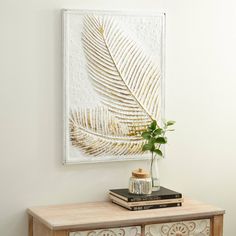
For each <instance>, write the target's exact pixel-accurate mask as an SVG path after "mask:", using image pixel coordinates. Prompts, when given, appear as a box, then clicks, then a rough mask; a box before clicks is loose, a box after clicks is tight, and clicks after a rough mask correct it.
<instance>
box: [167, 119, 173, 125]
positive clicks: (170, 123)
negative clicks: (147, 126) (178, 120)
mask: <svg viewBox="0 0 236 236" xmlns="http://www.w3.org/2000/svg"><path fill="white" fill-rule="evenodd" d="M174 124H175V121H174V120H169V121H167V122H166V125H167V126H171V125H174Z"/></svg>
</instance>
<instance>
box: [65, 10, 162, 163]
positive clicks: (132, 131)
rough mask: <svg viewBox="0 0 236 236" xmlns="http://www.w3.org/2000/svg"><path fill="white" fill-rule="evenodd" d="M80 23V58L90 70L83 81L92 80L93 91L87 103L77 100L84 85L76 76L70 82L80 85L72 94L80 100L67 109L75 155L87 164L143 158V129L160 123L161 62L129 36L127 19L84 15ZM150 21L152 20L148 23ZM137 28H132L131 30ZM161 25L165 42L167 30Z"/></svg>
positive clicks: (138, 41) (87, 69)
mask: <svg viewBox="0 0 236 236" xmlns="http://www.w3.org/2000/svg"><path fill="white" fill-rule="evenodd" d="M159 18H160V19H162V18H161V17H160V16H159ZM80 19H81V31H80V33H81V34H80V35H81V36H80V39H81V54H83V55H84V58H85V60H84V64H83V65H80V66H81V67H84V71H85V72H87V73H86V76H83V74H82V75H81V78H82V77H83V78H84V80H85V79H86V80H87V83H88V85H89V89H90V92H89V91H87V89H86V88H87V87H84V90H85V91H86V92H84V93H87V94H88V96H85V97H84V101H85V102H84V103H83V104H82V102H81V101H82V99H83V98H82V97H80V98H77V97H76V93H77V91H79V92H82V93H83V90H82V88H83V86H82V85H81V86H80V84H79V83H78V84H76V76H73V78H74V80H71V81H72V82H73V83H74V84H75V85H74V87H72V88H71V93H73V92H74V94H75V95H74V97H73V96H71V97H72V98H73V99H74V101H75V102H74V104H73V106H72V105H71V106H69V108H68V124H69V125H68V133H69V141H70V145H71V147H72V148H73V152H74V153H75V152H77V151H78V152H79V153H80V155H81V154H82V155H83V156H84V157H83V158H84V159H83V160H86V158H87V159H88V160H89V159H92V160H95V159H96V158H97V159H101V158H103V157H107V159H106V160H109V157H112V158H113V160H114V158H116V159H120V158H121V159H125V158H126V157H127V158H128V159H132V157H136V156H137V155H139V156H140V155H142V145H143V139H142V138H141V132H142V130H143V129H145V128H146V127H147V125H148V124H150V123H151V121H152V120H154V119H155V120H160V119H161V113H162V103H163V101H162V87H161V86H162V76H163V71H162V65H161V63H160V61H161V60H159V63H158V61H157V60H156V58H155V56H153V55H152V53H150V51H148V50H147V47H145V46H144V45H143V44H142V42H140V41H141V40H140V39H138V37H135V36H134V35H132V34H131V33H130V31H129V26H128V25H127V26H126V25H125V24H120V20H119V19H123V18H122V17H120V18H119V17H115V16H113V15H109V14H108V15H107V14H83V15H82V17H81V18H80ZM151 20H152V18H150V19H149V18H148V21H147V22H150V21H151ZM71 21H72V20H71ZM159 21H160V20H159ZM72 22H73V21H72ZM139 22H141V23H142V21H139ZM133 25H134V24H130V28H131V29H133V27H132V26H133ZM137 25H138V22H137V23H136V26H137ZM154 25H155V24H154ZM138 26H140V24H139V25H138ZM159 27H160V28H161V29H160V30H159V34H160V38H161V39H162V36H163V35H162V34H161V33H162V30H163V29H162V27H163V26H162V25H160V26H159ZM150 30H151V28H150ZM131 32H132V30H131ZM155 32H156V31H154V33H155ZM160 32H161V33H160ZM154 33H153V34H154ZM148 34H149V35H150V33H147V35H148ZM145 36H146V35H143V37H145ZM74 38H75V37H74ZM150 38H151V37H150ZM149 41H150V40H149ZM73 42H74V45H75V46H76V41H75V40H74V41H70V43H71V44H72V46H71V47H75V46H74V45H73ZM150 42H151V41H150ZM151 43H152V42H151ZM159 47H160V48H162V47H161V46H159ZM72 55H73V54H72ZM161 59H162V58H161ZM71 64H72V63H71ZM71 64H69V65H70V66H71ZM79 73H82V72H81V71H78V74H79ZM79 75H80V74H79ZM74 81H75V82H74ZM81 81H82V80H81ZM82 83H84V81H82V82H81V84H82ZM92 94H93V96H94V100H93V101H92ZM78 95H79V94H78ZM95 97H96V99H95ZM73 99H71V100H73ZM90 100H91V101H90ZM86 102H87V103H88V104H87V105H86ZM93 102H94V104H93ZM77 104H78V105H77ZM80 104H82V105H80ZM91 104H92V105H91Z"/></svg>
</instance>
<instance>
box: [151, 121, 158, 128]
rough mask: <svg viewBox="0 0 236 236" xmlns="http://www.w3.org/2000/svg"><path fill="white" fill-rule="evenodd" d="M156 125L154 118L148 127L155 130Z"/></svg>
mask: <svg viewBox="0 0 236 236" xmlns="http://www.w3.org/2000/svg"><path fill="white" fill-rule="evenodd" d="M156 127H157V122H156V120H154V121H153V122H152V123H151V125H150V129H151V130H155V129H156Z"/></svg>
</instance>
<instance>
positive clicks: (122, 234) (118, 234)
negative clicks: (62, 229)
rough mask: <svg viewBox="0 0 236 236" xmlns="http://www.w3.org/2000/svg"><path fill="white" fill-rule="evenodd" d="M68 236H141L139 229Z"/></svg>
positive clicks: (102, 230)
mask: <svg viewBox="0 0 236 236" xmlns="http://www.w3.org/2000/svg"><path fill="white" fill-rule="evenodd" d="M69 236H141V227H140V226H133V227H123V228H112V229H98V230H88V231H78V232H71V233H69Z"/></svg>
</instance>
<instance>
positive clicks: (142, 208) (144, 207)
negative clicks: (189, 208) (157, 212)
mask: <svg viewBox="0 0 236 236" xmlns="http://www.w3.org/2000/svg"><path fill="white" fill-rule="evenodd" d="M180 206H182V203H169V204H160V205H150V206H134V207H131V208H130V210H131V211H142V210H150V209H158V208H167V207H180Z"/></svg>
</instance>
